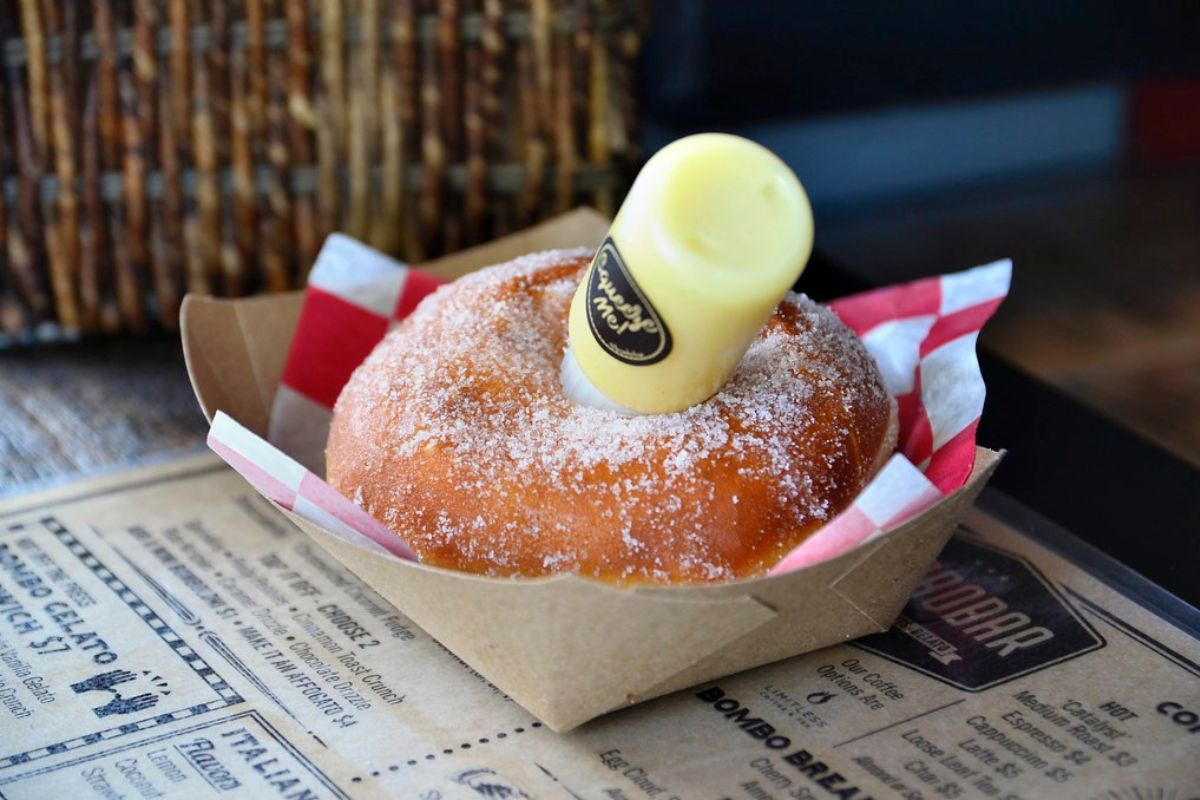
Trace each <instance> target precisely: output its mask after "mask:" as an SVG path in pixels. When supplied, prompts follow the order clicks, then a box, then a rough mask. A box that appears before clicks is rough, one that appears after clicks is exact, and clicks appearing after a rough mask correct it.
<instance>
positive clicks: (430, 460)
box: [326, 250, 895, 583]
mask: <svg viewBox="0 0 1200 800" xmlns="http://www.w3.org/2000/svg"><path fill="white" fill-rule="evenodd" d="M589 259H590V253H588V252H587V251H583V250H575V251H552V252H548V253H539V254H535V255H531V256H526V257H524V258H520V259H517V260H516V261H513V262H510V263H509V264H504V265H500V266H496V267H490V268H488V269H485V270H481V271H480V272H477V273H474V274H472V275H469V276H467V277H465V278H462V279H460V280H459V281H457V282H455V283H453V284H451V285H449V286H446V287H443V288H441V289H439V290H438V291H437V292H436V293H435V294H433V295H431V296H430V297H428V298H426V299H425V301H424V302H422V304H421V305H420V306H419V307H418V308H417V310H416V311H415V312H414V313H413V314H412V315H411V316H410V317H409V318H408V319H407V320H405V322H404V323H403V324H402V325H400V326H399V327H398V328H397V329H395V330H393V331H392V332H391V333H389V334H388V335H387V336H386V337H385V338H384V340H383V341H382V342H380V343H379V345H377V346H376V348H375V350H374V352H373V353H372V354H371V355H370V356H369V357H368V358H367V359H366V361H364V362H363V364H362V365H361V366H360V367H359V368H358V369H357V370H356V371H355V373H354V375H353V376H352V377H351V378H350V381H349V383H347V385H346V387H345V388H344V389H343V390H342V394H341V396H340V397H339V398H338V401H337V404H336V406H335V407H334V416H333V425H332V427H331V429H330V432H329V443H328V448H327V452H326V473H327V478H328V480H329V482H330V483H331V484H332V485H333V487H334V488H335V489H337V490H338V491H339V492H341V493H343V494H344V495H346V496H347V497H350V498H352V499H353V500H354V502H356V503H358V504H359V505H360V506H362V507H363V508H364V509H366V510H367V511H368V512H369V513H371V514H372V515H374V516H375V517H377V518H379V519H380V520H382V521H383V522H385V523H386V524H387V525H388V527H390V528H391V529H392V530H394V531H395V532H396V533H397V534H398V535H399V536H401V537H402V538H403V539H404V540H405V541H406V542H407V543H408V544H409V546H410V547H412V549H413V550H414V551H415V552H416V553H417V554H418V555H419V557H420V558H421V560H422V561H424V562H425V563H428V564H433V565H437V566H442V567H449V568H454V569H461V570H467V571H471V572H479V573H485V574H488V575H514V576H525V577H532V576H539V575H549V574H554V573H559V572H576V573H579V574H582V575H588V576H593V577H597V578H601V579H605V580H611V581H616V582H620V583H668V582H692V583H697V582H715V581H724V580H730V579H733V578H740V577H746V576H752V575H758V574H762V573H763V572H765V571H766V570H767V569H769V568H770V566H771V565H773V564H774V563H776V562H777V561H778V560H779V559H780V558H781V557H782V556H783V555H784V554H786V553H787V551H789V550H790V549H791V548H793V547H795V546H796V545H797V544H799V543H800V542H801V541H803V540H804V538H805V537H806V536H808V535H809V534H810V533H812V532H813V531H814V530H816V529H817V528H818V527H820V526H821V525H822V524H824V523H825V522H826V521H828V520H829V519H831V518H832V517H833V516H834V515H836V514H837V513H838V512H839V511H841V510H842V509H843V508H845V507H846V506H847V505H849V503H850V502H851V500H853V498H854V497H855V495H857V494H858V493H859V491H860V490H861V489H862V488H863V486H865V485H866V483H867V481H869V480H870V478H871V477H872V476H873V475H874V474H875V472H876V471H878V469H879V467H880V466H881V465H882V463H883V461H884V460H886V458H887V456H888V455H890V454H891V452H892V450H893V449H894V447H895V410H894V405H895V404H894V402H893V401H892V399H891V398H890V397H889V396H888V394H887V391H886V390H885V388H884V385H883V381H882V378H881V377H880V375H879V372H878V369H877V368H876V366H875V363H874V361H873V360H872V358H871V356H870V355H869V354H868V353H867V351H866V349H865V348H864V347H863V345H862V343H861V342H860V341H859V340H858V338H857V337H856V336H855V335H854V334H853V332H851V331H850V330H849V329H847V328H846V327H845V326H844V325H843V324H842V323H841V322H839V321H838V320H837V318H836V317H835V316H834V315H833V314H832V312H830V311H828V310H827V309H825V308H823V307H821V306H818V305H817V304H815V303H813V302H812V301H810V300H808V299H807V298H806V297H803V296H800V295H795V294H789V295H788V297H787V298H785V300H784V301H783V302H782V303H781V304H780V306H779V309H778V310H777V311H776V313H775V316H774V317H773V318H772V319H771V320H770V321H769V322H768V323H767V325H766V326H765V327H764V329H763V331H762V333H760V334H759V336H758V338H757V339H756V340H755V342H754V343H753V344H752V345H751V347H750V349H749V350H748V351H747V353H746V355H745V357H744V358H743V359H742V362H741V363H740V364H739V366H738V368H737V369H736V370H735V371H734V373H733V375H732V377H731V378H730V380H729V382H728V383H727V384H726V385H725V386H724V387H723V388H722V390H721V391H720V392H718V393H717V394H716V395H715V396H714V397H712V398H711V399H709V400H707V401H706V402H704V403H701V404H700V405H698V406H694V407H692V408H690V409H688V410H686V411H682V412H679V413H674V414H660V415H652V416H641V417H622V416H620V415H617V414H615V413H612V412H609V411H604V410H601V409H595V408H587V407H581V406H577V405H575V404H574V403H572V402H571V401H570V400H569V399H567V397H566V396H565V395H564V394H563V391H562V388H561V386H560V383H559V367H560V364H561V362H562V357H563V352H564V349H565V347H566V341H565V337H566V331H567V315H568V311H569V308H570V303H571V297H572V295H573V294H574V291H575V288H576V286H578V284H579V281H580V279H581V278H582V276H583V272H584V269H585V268H586V267H587V264H588V262H589Z"/></svg>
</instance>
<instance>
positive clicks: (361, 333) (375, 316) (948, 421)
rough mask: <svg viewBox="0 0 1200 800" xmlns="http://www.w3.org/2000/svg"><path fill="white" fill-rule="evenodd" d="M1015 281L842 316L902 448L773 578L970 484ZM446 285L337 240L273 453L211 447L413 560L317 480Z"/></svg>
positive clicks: (225, 431)
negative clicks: (1003, 314) (989, 377)
mask: <svg viewBox="0 0 1200 800" xmlns="http://www.w3.org/2000/svg"><path fill="white" fill-rule="evenodd" d="M1011 275H1012V264H1011V262H1009V261H998V262H996V263H993V264H988V265H986V266H982V267H976V268H975V269H971V270H967V271H965V272H958V273H953V274H950V275H942V276H940V277H936V278H927V279H924V280H920V281H916V282H914V283H909V284H904V285H897V286H890V287H886V288H883V289H877V290H875V291H871V292H866V293H864V294H858V295H854V296H851V297H846V298H842V299H841V300H837V301H835V302H833V303H832V304H831V307H832V308H833V310H834V312H835V313H836V314H837V315H838V316H839V317H840V318H841V319H842V320H843V321H844V322H845V323H846V324H847V325H848V326H849V327H851V328H852V329H853V330H854V331H855V332H856V333H857V334H858V335H859V336H860V337H861V338H862V340H863V342H864V343H865V344H866V346H867V349H868V350H870V352H871V354H872V355H873V356H874V357H875V359H876V361H877V362H878V363H879V367H880V370H881V372H882V374H883V377H884V380H885V382H886V383H887V386H888V389H889V391H890V392H891V393H892V395H893V396H894V397H895V398H896V402H897V405H898V406H899V415H900V436H899V448H898V451H897V453H896V454H895V455H893V456H892V458H891V459H890V460H889V461H888V462H887V464H886V465H885V466H884V468H883V469H882V470H881V471H880V473H879V474H878V475H877V476H876V477H875V478H874V480H872V481H871V483H870V484H869V485H868V486H867V487H866V489H864V490H863V492H862V493H861V494H860V495H859V497H858V498H857V499H856V500H855V501H854V503H853V504H852V505H851V506H850V507H849V508H848V509H846V510H845V511H843V512H842V513H841V514H840V515H838V516H837V517H836V518H835V519H833V520H831V521H830V522H829V523H828V524H827V525H825V526H824V527H823V528H822V529H821V530H819V531H818V532H817V533H815V534H813V535H812V536H810V537H809V538H808V539H807V540H805V541H804V542H803V543H802V544H801V545H799V546H798V547H797V548H796V549H795V550H793V551H792V552H791V553H789V554H788V555H787V556H786V557H785V558H784V559H783V560H782V561H780V563H779V564H778V565H776V567H775V568H774V569H773V570H772V571H771V574H779V573H783V572H790V571H792V570H795V569H799V568H801V567H804V566H808V565H811V564H816V563H819V562H821V561H825V560H827V559H830V558H833V557H835V556H837V555H840V554H841V553H844V552H846V551H847V550H849V549H851V548H854V547H856V546H858V545H860V544H863V543H864V542H867V541H870V540H872V539H874V538H875V537H877V536H881V535H884V534H886V533H887V532H888V531H889V530H892V529H894V528H896V527H897V526H898V525H899V524H900V523H902V522H904V521H905V520H907V519H908V518H910V517H912V516H914V515H915V514H918V513H920V512H921V511H923V510H925V509H926V508H928V507H929V506H931V505H933V504H934V503H936V502H937V501H938V499H939V498H941V497H942V496H943V495H944V494H947V493H949V492H951V491H953V490H955V489H957V488H958V487H960V486H962V485H963V484H964V483H965V482H966V480H967V478H968V477H969V476H970V474H971V469H972V467H973V466H974V462H975V429H976V427H977V426H978V424H979V417H980V414H981V413H982V411H983V401H984V394H985V390H984V385H983V378H982V376H981V375H980V373H979V363H978V361H977V360H976V357H975V342H976V339H977V338H978V336H979V331H980V329H981V328H982V327H983V325H984V323H985V322H986V321H987V320H988V318H990V317H991V315H992V314H993V312H995V310H996V308H997V307H998V306H999V305H1000V303H1001V302H1002V301H1003V300H1004V297H1005V296H1006V295H1007V293H1008V287H1009V281H1010V279H1011ZM438 285H439V281H438V279H436V278H433V277H431V276H429V275H426V274H424V273H422V272H420V271H419V270H415V269H410V268H408V267H406V266H405V265H403V264H401V263H399V262H397V261H394V260H393V259H391V258H388V257H387V256H385V255H383V254H381V253H378V252H376V251H374V250H372V249H370V248H369V247H367V246H366V245H363V244H361V243H359V242H356V241H355V240H353V239H350V238H348V237H346V236H342V235H334V236H331V237H330V238H329V239H328V240H327V241H326V242H325V246H324V247H323V248H322V249H321V253H320V255H319V257H318V259H317V263H316V265H315V266H314V267H313V270H312V272H311V274H310V276H309V286H308V290H307V293H306V295H305V301H304V307H303V310H302V311H301V314H300V321H299V324H298V326H297V330H296V336H295V339H294V340H293V342H292V348H291V352H290V353H289V355H288V360H287V365H286V367H285V369H284V373H283V380H282V383H281V385H280V387H279V391H278V393H277V395H276V397H275V404H274V406H273V408H272V412H271V419H270V423H269V427H268V440H269V441H264V440H263V439H261V438H259V437H258V436H256V435H254V434H253V433H251V432H250V431H248V430H246V429H245V428H243V427H242V426H240V425H238V424H237V422H235V421H234V420H232V419H230V418H229V417H228V416H226V415H224V414H218V415H217V418H216V419H215V420H214V421H213V426H212V429H211V430H210V432H209V437H208V442H209V446H210V447H212V448H213V450H215V451H216V452H217V453H219V454H220V455H221V456H222V457H223V458H225V460H226V461H228V462H229V463H230V465H231V466H233V468H234V469H236V470H237V471H238V472H240V473H241V474H242V475H243V476H244V477H245V478H246V479H247V480H248V481H249V482H250V483H251V484H253V485H254V486H255V488H257V489H258V490H259V491H260V492H261V493H262V494H263V495H265V496H266V497H268V498H270V499H271V500H274V501H275V502H277V503H279V504H280V505H282V506H283V507H285V508H287V509H289V510H291V511H293V512H294V513H296V514H298V515H300V516H302V517H305V518H307V519H309V520H311V521H312V522H314V523H315V524H317V525H320V526H321V527H323V528H325V529H326V530H329V531H330V532H331V533H333V534H335V535H338V536H341V537H342V538H344V539H347V540H349V541H353V542H356V543H358V544H360V545H361V546H363V547H366V548H368V549H370V550H372V551H374V552H377V553H379V554H380V555H381V556H382V557H388V556H389V555H390V556H395V557H399V558H406V559H412V558H413V554H412V552H411V550H409V548H408V547H407V546H406V545H405V544H404V542H402V541H401V540H400V539H399V538H398V537H396V536H395V534H393V533H391V532H390V531H388V530H387V528H386V527H385V526H384V525H383V524H382V523H380V522H379V521H377V520H375V519H374V518H372V517H370V516H369V515H367V514H366V513H365V512H364V511H363V510H362V509H360V508H359V507H358V506H356V505H354V503H352V502H351V501H350V500H348V499H347V498H345V497H342V496H341V495H339V494H337V493H336V492H334V491H333V490H332V489H331V488H330V487H329V485H328V484H326V483H325V482H324V481H323V480H322V479H321V478H320V477H318V476H319V475H322V474H323V473H324V447H325V439H326V437H327V435H328V432H329V422H330V419H331V416H332V411H331V409H332V407H333V403H334V401H335V400H336V399H337V395H338V393H339V392H340V391H341V388H342V386H343V385H344V384H345V383H346V381H347V380H348V379H349V377H350V374H351V372H353V371H354V368H355V367H357V366H358V364H359V363H361V362H362V360H363V359H364V358H366V356H367V354H368V353H370V351H371V349H372V348H373V347H374V346H375V343H376V342H378V341H379V340H380V339H381V338H382V337H383V335H384V334H385V333H386V332H387V331H388V330H389V329H390V328H392V327H393V326H395V325H396V324H397V323H398V322H399V321H400V320H401V319H403V318H404V317H405V316H407V315H408V314H409V313H410V312H411V311H412V310H413V309H414V308H415V307H416V306H417V304H418V303H419V302H420V300H421V299H422V298H423V297H424V296H425V295H427V294H429V293H430V292H432V291H433V290H435V289H436V288H437V286H438Z"/></svg>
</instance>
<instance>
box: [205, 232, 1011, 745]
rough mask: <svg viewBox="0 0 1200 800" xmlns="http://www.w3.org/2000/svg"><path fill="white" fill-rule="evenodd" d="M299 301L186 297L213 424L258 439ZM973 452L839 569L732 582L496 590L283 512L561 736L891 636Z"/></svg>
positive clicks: (468, 263)
mask: <svg viewBox="0 0 1200 800" xmlns="http://www.w3.org/2000/svg"><path fill="white" fill-rule="evenodd" d="M607 224H608V223H607V221H606V220H604V219H603V218H602V217H600V216H599V215H598V214H595V213H594V212H590V211H576V212H572V213H571V214H567V215H565V216H563V217H560V218H559V219H557V220H554V221H551V222H549V223H544V224H542V225H540V226H537V227H535V228H532V229H530V230H528V231H525V232H522V233H519V234H515V235H513V236H509V237H505V238H503V239H499V240H496V241H495V242H492V243H490V244H488V245H483V246H481V247H478V248H474V249H472V250H468V251H464V252H463V253H459V254H456V255H454V256H451V257H448V258H445V259H441V260H438V261H435V262H432V263H430V264H426V265H424V266H423V267H422V269H425V270H427V271H431V272H433V273H434V274H437V275H440V276H442V277H447V278H452V277H457V276H459V275H462V274H465V273H466V272H469V271H471V270H472V269H475V268H478V267H481V266H485V265H488V264H492V263H497V262H501V261H505V260H508V259H510V258H513V257H516V256H517V255H520V254H523V253H526V252H531V251H535V250H544V249H548V248H556V247H567V246H578V245H581V244H582V245H591V246H594V245H596V244H598V243H599V241H600V239H601V238H602V237H603V235H604V232H605V230H606V229H607ZM302 298H303V295H302V293H301V292H293V293H290V294H282V295H273V296H266V297H257V298H249V299H241V300H217V299H213V298H207V297H196V296H190V295H189V296H188V297H187V298H186V299H185V301H184V306H183V317H182V329H183V346H184V353H185V356H186V359H187V365H188V372H189V375H190V377H191V380H192V385H193V388H194V389H195V391H196V396H197V398H198V400H199V401H200V405H201V407H202V408H203V410H204V413H205V415H206V416H207V417H208V418H209V420H210V421H211V419H212V418H213V416H214V415H215V414H216V412H217V411H218V410H220V411H224V412H225V413H226V414H229V415H230V416H231V417H233V418H234V419H235V420H237V421H238V422H239V423H241V424H242V425H244V426H246V427H247V428H249V429H250V430H251V431H253V432H254V433H257V434H259V435H261V436H265V435H266V427H267V420H268V417H269V413H270V408H271V403H272V400H273V398H274V395H275V390H276V388H277V387H278V385H279V381H280V377H281V375H282V372H283V367H284V362H285V359H286V357H287V352H288V347H289V345H290V342H291V339H292V333H293V331H294V329H295V326H296V321H297V318H298V316H299V313H300V307H301V302H302ZM1000 455H1001V454H999V453H996V452H993V451H991V450H987V449H985V448H977V450H976V461H975V467H974V471H973V472H972V474H971V476H970V478H969V479H968V481H967V483H966V484H965V485H964V486H963V487H962V488H960V489H958V490H956V491H955V492H953V493H951V494H949V495H947V496H946V497H945V498H943V499H942V500H941V501H939V502H938V503H937V504H936V505H934V506H932V507H931V508H929V509H928V510H926V511H925V512H923V513H921V514H919V515H918V516H916V517H914V518H912V519H911V520H909V521H908V522H906V523H904V524H903V525H902V526H900V527H899V528H897V529H895V530H894V531H892V532H890V533H888V534H886V535H884V536H881V537H878V538H876V539H873V540H870V541H869V542H867V543H866V544H864V545H862V546H860V547H858V548H856V549H854V550H851V551H849V552H847V553H844V554H842V555H841V556H839V557H836V558H834V559H831V560H829V561H826V562H823V563H820V564H816V565H813V566H810V567H806V568H804V569H800V570H797V571H794V572H789V573H786V574H782V575H777V576H769V577H762V578H755V579H751V580H744V581H738V582H734V583H728V584H719V585H705V586H672V587H663V588H631V589H630V588H618V587H613V586H609V585H607V584H602V583H598V582H595V581H591V580H586V579H583V578H579V577H576V576H574V575H562V576H557V577H552V578H542V579H536V580H511V579H497V578H488V577H483V576H479V575H473V574H468V573H463V572H456V571H452V570H446V569H440V568H436V567H431V566H426V565H422V564H418V563H415V562H409V561H402V560H398V559H391V558H385V557H381V556H379V555H378V554H375V553H371V552H368V551H366V550H364V549H362V548H359V547H357V546H355V545H353V544H350V543H348V542H346V541H345V540H343V539H341V538H339V537H338V536H336V535H334V534H333V533H330V532H328V531H325V530H323V529H322V528H320V527H319V526H317V525H314V524H313V523H311V522H309V521H307V520H305V519H302V518H300V517H298V516H296V515H295V514H292V513H291V512H289V511H287V510H286V509H282V508H280V510H281V511H282V512H283V513H284V514H286V515H287V516H288V517H289V518H290V519H291V520H292V521H293V522H294V523H295V524H296V525H297V526H298V527H299V528H300V529H301V530H303V531H304V532H306V533H307V534H308V535H309V536H311V537H312V538H313V539H315V540H316V541H317V542H319V543H320V544H321V545H322V546H324V547H325V548H326V549H327V550H329V551H330V552H331V553H332V554H333V555H334V556H335V557H336V558H337V559H338V560H339V561H341V562H342V563H343V564H344V565H345V566H346V567H347V568H349V569H350V570H352V571H353V572H355V573H356V574H357V575H358V576H359V577H360V578H362V579H363V580H365V581H366V582H367V583H368V584H370V585H371V587H372V588H374V589H375V590H376V591H377V592H379V594H380V595H382V596H383V597H385V598H386V599H387V600H389V601H390V602H391V603H392V604H394V605H395V606H396V607H397V608H399V609H400V610H401V611H402V612H404V613H405V614H406V615H407V616H408V617H410V618H411V619H412V620H413V621H414V622H416V623H417V624H418V625H420V626H421V627H422V628H424V629H425V631H426V632H428V633H429V634H430V635H431V636H433V637H435V638H436V639H437V640H438V641H440V642H441V643H442V644H444V645H445V646H446V647H447V648H449V649H450V650H451V651H452V652H454V653H455V654H456V655H458V656H459V657H460V658H462V659H463V660H464V661H465V662H467V663H468V664H470V665H471V666H472V667H473V668H475V669H476V670H477V671H478V672H480V673H481V674H482V675H483V676H484V677H486V678H487V679H488V680H489V681H491V682H492V683H494V684H495V685H496V686H498V687H500V688H501V689H502V690H504V691H505V692H506V693H508V694H509V696H511V697H512V698H513V699H514V700H516V701H517V702H518V703H520V704H521V705H522V706H524V707H525V708H526V709H528V710H529V711H530V712H532V713H533V714H534V715H536V716H537V717H538V718H539V719H541V720H542V721H543V722H544V723H545V724H547V725H548V726H550V727H551V728H553V729H554V730H556V731H560V732H561V731H566V730H569V729H571V728H574V727H576V726H578V725H580V724H582V723H584V722H586V721H587V720H589V719H592V718H594V717H597V716H599V715H601V714H604V713H606V712H608V711H612V710H614V709H617V708H621V707H623V706H627V705H630V704H633V703H637V702H640V701H643V700H647V699H650V698H652V697H657V696H659V695H663V694H667V693H669V692H672V691H675V690H678V689H682V688H686V687H688V686H692V685H695V684H698V683H702V682H704V681H707V680H711V679H714V678H718V677H722V676H725V675H729V674H731V673H734V672H738V671H741V670H744V669H749V668H750V667H755V666H758V665H761V664H766V663H769V662H772V661H777V660H779V659H782V658H787V657H788V656H792V655H797V654H800V653H804V652H808V651H811V650H815V649H818V648H821V647H825V646H828V645H831V644H834V643H837V642H842V641H845V640H848V639H853V638H857V637H859V636H863V635H866V634H869V633H875V632H879V631H884V630H886V629H887V628H888V627H889V626H890V625H891V623H892V621H893V620H894V619H895V618H896V616H897V614H899V612H900V609H901V608H902V607H903V606H904V603H905V601H906V600H907V599H908V596H909V595H910V594H911V592H912V590H913V588H914V587H915V586H916V584H917V582H918V581H919V580H920V578H921V577H922V576H923V575H924V574H925V572H926V571H927V570H928V568H929V566H930V565H931V564H932V563H933V561H934V559H935V558H936V557H937V554H938V552H939V551H940V550H941V549H942V547H943V545H945V543H946V541H947V540H948V539H949V537H950V535H951V534H952V533H953V530H954V527H955V525H956V523H957V522H958V520H959V519H961V518H962V516H963V515H964V514H965V513H966V511H967V509H968V508H969V507H970V505H971V504H972V502H974V500H975V497H976V496H977V495H978V494H979V491H980V490H981V489H982V488H983V485H984V484H985V483H986V482H987V479H988V478H989V477H990V475H991V474H992V472H993V471H994V469H995V467H996V465H997V463H998V461H999V459H1000Z"/></svg>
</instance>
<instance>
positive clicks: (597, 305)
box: [587, 236, 671, 366]
mask: <svg viewBox="0 0 1200 800" xmlns="http://www.w3.org/2000/svg"><path fill="white" fill-rule="evenodd" d="M587 318H588V327H589V328H591V329H592V336H594V337H595V339H596V342H597V343H598V344H599V345H600V346H601V347H602V348H604V351H605V352H606V353H608V354H609V355H610V356H612V357H613V358H615V359H617V360H618V361H622V362H624V363H626V364H633V365H635V366H646V365H649V364H657V363H658V362H659V361H662V360H663V359H664V358H666V357H667V356H668V355H670V353H671V332H670V331H669V330H667V326H666V323H664V322H663V321H662V318H661V317H660V316H659V315H658V311H657V310H655V308H654V305H653V304H652V303H651V302H650V298H648V297H646V295H645V294H643V293H642V290H641V288H640V287H639V286H638V285H637V281H635V280H634V279H633V274H632V273H630V271H629V268H628V267H627V266H626V265H625V259H623V258H622V257H621V252H620V251H619V250H617V244H616V242H614V241H613V240H612V238H610V237H607V236H606V237H604V242H603V243H602V244H601V245H600V249H599V250H597V251H596V257H595V258H593V259H592V266H591V268H590V269H588V274H587Z"/></svg>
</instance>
